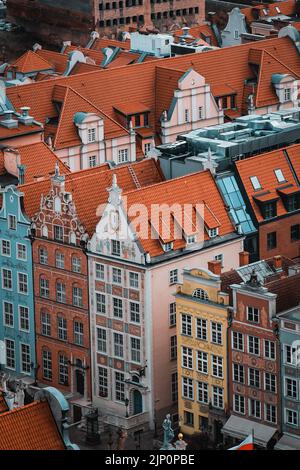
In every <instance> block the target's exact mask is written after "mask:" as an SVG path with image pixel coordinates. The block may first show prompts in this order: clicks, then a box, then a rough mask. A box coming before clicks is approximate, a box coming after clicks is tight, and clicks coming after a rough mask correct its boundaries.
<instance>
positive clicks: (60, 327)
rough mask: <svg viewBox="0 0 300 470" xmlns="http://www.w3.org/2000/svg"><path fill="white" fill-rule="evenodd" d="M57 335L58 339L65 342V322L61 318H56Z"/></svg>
mask: <svg viewBox="0 0 300 470" xmlns="http://www.w3.org/2000/svg"><path fill="white" fill-rule="evenodd" d="M57 335H58V339H60V340H62V341H67V320H66V319H65V318H63V317H57Z"/></svg>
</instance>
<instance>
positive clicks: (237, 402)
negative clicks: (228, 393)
mask: <svg viewBox="0 0 300 470" xmlns="http://www.w3.org/2000/svg"><path fill="white" fill-rule="evenodd" d="M233 409H234V411H235V412H236V413H240V414H242V415H244V414H245V397H244V396H243V395H236V394H235V395H233Z"/></svg>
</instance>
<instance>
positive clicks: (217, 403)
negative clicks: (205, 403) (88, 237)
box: [212, 386, 224, 408]
mask: <svg viewBox="0 0 300 470" xmlns="http://www.w3.org/2000/svg"><path fill="white" fill-rule="evenodd" d="M212 404H213V406H214V407H215V408H224V390H223V388H221V387H214V386H213V400H212Z"/></svg>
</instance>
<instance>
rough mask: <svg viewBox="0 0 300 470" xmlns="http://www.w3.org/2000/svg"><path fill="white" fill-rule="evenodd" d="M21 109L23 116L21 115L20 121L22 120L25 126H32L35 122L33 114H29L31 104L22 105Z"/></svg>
mask: <svg viewBox="0 0 300 470" xmlns="http://www.w3.org/2000/svg"><path fill="white" fill-rule="evenodd" d="M20 109H21V112H22V114H21V116H20V117H19V121H20V122H21V124H24V125H25V126H31V124H32V123H33V117H32V116H29V111H30V108H29V106H22V108H20Z"/></svg>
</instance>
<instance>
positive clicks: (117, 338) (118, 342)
mask: <svg viewBox="0 0 300 470" xmlns="http://www.w3.org/2000/svg"><path fill="white" fill-rule="evenodd" d="M123 354H124V351H123V335H121V334H120V333H114V355H115V357H120V358H123Z"/></svg>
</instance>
